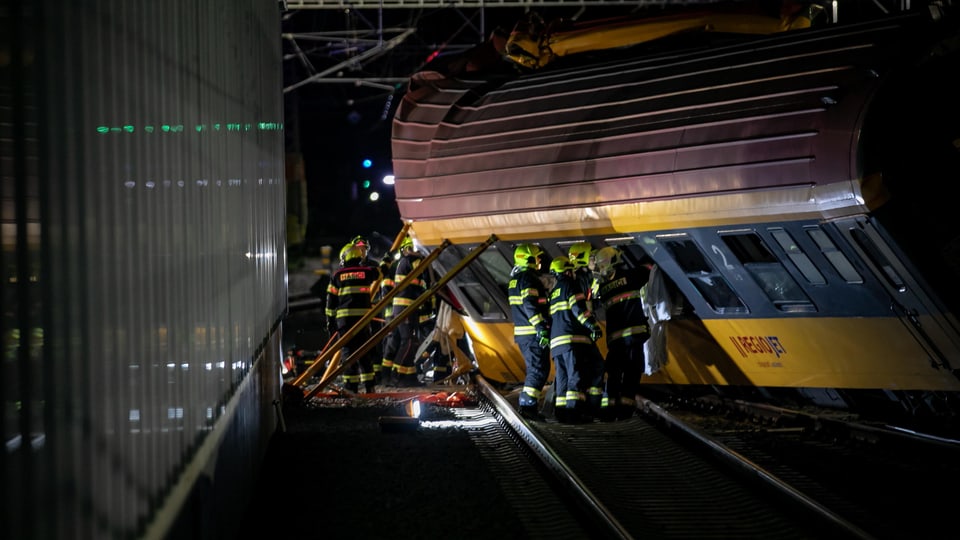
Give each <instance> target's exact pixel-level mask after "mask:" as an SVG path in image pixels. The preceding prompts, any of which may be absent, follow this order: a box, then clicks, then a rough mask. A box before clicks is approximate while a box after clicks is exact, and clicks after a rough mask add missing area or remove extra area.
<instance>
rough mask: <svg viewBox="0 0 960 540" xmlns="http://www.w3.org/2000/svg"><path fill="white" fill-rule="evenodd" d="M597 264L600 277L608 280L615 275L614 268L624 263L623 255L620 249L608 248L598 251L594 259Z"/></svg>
mask: <svg viewBox="0 0 960 540" xmlns="http://www.w3.org/2000/svg"><path fill="white" fill-rule="evenodd" d="M594 261H595V263H596V272H597V274H599V275H600V277H603V278H607V277H610V276H611V275H612V274H613V270H614V268H613V267H614V266H617V265H618V264H621V263H623V254H622V253H621V252H620V250H619V249H617V248H615V247H612V246H607V247H605V248H602V249H600V251H597V255H596V257H595V258H594Z"/></svg>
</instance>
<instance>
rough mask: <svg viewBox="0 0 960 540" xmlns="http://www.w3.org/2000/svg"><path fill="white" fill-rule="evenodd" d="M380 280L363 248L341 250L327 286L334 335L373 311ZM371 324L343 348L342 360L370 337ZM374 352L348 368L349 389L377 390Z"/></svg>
mask: <svg viewBox="0 0 960 540" xmlns="http://www.w3.org/2000/svg"><path fill="white" fill-rule="evenodd" d="M379 280H380V271H379V270H378V269H377V268H375V267H372V266H365V265H363V250H362V249H361V248H360V247H359V246H357V245H355V244H353V243H350V244H347V245H345V246H344V247H343V249H341V250H340V268H339V269H338V270H337V271H336V272H335V273H334V274H333V277H331V278H330V285H329V286H328V287H327V305H326V308H325V313H326V316H327V329H328V330H329V331H330V335H333V334H334V333H339V335H340V336H343V335H344V334H345V333H347V332H348V331H349V330H350V329H351V328H353V326H354V325H355V324H356V323H357V321H359V320H360V319H361V318H363V316H364V315H366V314H367V312H368V311H370V307H371V303H370V292H371V290H372V287H373V284H374V283H376V282H377V281H379ZM370 336H371V332H370V327H369V325H367V326H364V327H363V328H361V329H360V330H359V331H358V332H357V333H356V334H355V335H354V337H353V338H351V339H350V340H349V341H348V342H347V343H346V344H345V345H343V347H342V348H341V349H340V361H341V362H345V361H346V360H347V359H348V358H350V355H351V354H352V353H353V351H356V350H357V349H359V348H360V346H362V345H363V344H364V343H365V342H366V341H367V340H369V339H370ZM371 352H373V351H368V352H367V353H366V354H364V355H363V357H361V358H360V359H359V360H358V361H356V362H354V363H353V364H351V365H350V366H349V367H348V368H347V369H346V370H345V371H344V375H343V379H344V382H345V386H346V388H347V390H350V391H351V392H358V391H359V389H360V384H361V383H362V384H363V385H364V389H365V390H366V391H367V392H368V393H373V392H374V389H375V382H374V372H373V358H374V357H375V356H376V355H375V354H371Z"/></svg>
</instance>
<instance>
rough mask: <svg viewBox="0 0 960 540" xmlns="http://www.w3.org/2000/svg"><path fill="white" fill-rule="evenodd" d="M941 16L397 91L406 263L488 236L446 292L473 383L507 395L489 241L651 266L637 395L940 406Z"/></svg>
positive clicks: (491, 68) (502, 310)
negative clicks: (658, 328) (614, 253)
mask: <svg viewBox="0 0 960 540" xmlns="http://www.w3.org/2000/svg"><path fill="white" fill-rule="evenodd" d="M956 15H957V14H956V13H950V12H944V11H942V10H939V9H932V8H929V7H924V8H922V9H918V10H917V11H912V12H901V13H897V14H894V15H888V16H883V17H882V18H875V19H868V20H860V21H856V22H851V23H845V24H841V23H835V22H826V23H823V24H814V25H812V26H811V27H810V28H806V29H801V30H791V31H786V32H778V33H771V34H767V35H756V34H718V33H712V34H710V33H705V32H684V33H682V34H680V35H676V36H668V37H665V38H661V39H657V40H654V41H650V42H648V43H641V44H637V45H634V46H631V47H627V48H618V49H615V50H606V51H593V52H586V53H581V54H578V55H571V56H569V57H566V58H560V59H554V60H553V61H552V62H551V64H550V65H549V66H548V67H546V68H544V69H541V70H538V71H531V70H521V69H518V68H516V67H515V66H511V65H509V63H508V62H506V61H501V62H494V63H488V64H486V65H483V64H482V63H481V62H480V61H473V60H472V59H469V58H468V59H467V60H465V61H461V62H459V63H458V62H451V63H450V64H449V65H448V68H446V70H444V69H437V70H433V71H424V72H422V73H419V74H417V75H415V76H414V78H413V80H412V82H411V89H410V92H409V93H408V94H407V95H406V97H405V99H404V101H403V103H402V105H401V107H400V108H399V110H398V112H397V114H396V117H395V120H394V130H393V157H394V168H395V174H396V193H397V201H398V205H399V208H400V212H401V215H402V217H403V219H404V220H405V221H407V222H410V223H412V231H413V233H414V234H415V235H416V237H417V239H418V240H419V242H421V243H422V244H423V245H425V246H427V247H430V246H436V245H438V244H440V243H441V242H442V239H449V240H451V241H452V242H453V243H454V244H455V245H454V247H453V248H451V249H448V250H446V251H447V252H446V253H445V254H444V255H443V256H442V257H441V258H440V259H439V261H440V265H441V266H443V267H445V268H450V267H452V266H453V264H454V263H455V262H456V260H457V258H458V256H459V255H460V249H461V247H462V248H464V249H466V248H469V247H470V246H471V245H476V244H477V243H479V242H480V241H482V240H483V239H485V238H487V237H488V235H490V234H491V233H494V234H496V235H497V237H498V238H499V239H500V241H499V242H498V243H497V245H496V246H494V247H492V248H490V250H489V251H488V253H486V254H484V256H483V257H481V258H480V260H479V262H477V263H474V264H473V265H471V267H470V268H468V269H467V271H465V272H463V273H462V274H461V275H460V276H458V277H457V279H455V280H454V281H453V282H452V285H453V289H454V291H453V292H454V294H455V295H456V297H457V298H458V300H460V301H461V302H462V304H463V308H464V313H465V314H466V317H465V322H466V326H467V328H468V331H469V334H470V337H471V339H472V345H473V352H474V354H475V355H476V358H477V361H478V364H479V368H480V371H481V372H482V373H483V374H484V375H485V376H486V377H487V378H489V379H492V380H494V381H503V382H515V381H522V379H523V360H522V358H521V356H520V354H519V351H518V350H516V348H515V347H513V346H512V323H511V321H510V315H509V313H510V311H509V307H508V305H507V299H506V292H505V291H506V281H507V275H508V273H509V270H510V266H511V263H510V261H511V260H512V257H511V253H512V249H513V246H514V245H515V244H516V243H518V242H521V241H525V242H526V241H529V242H535V243H537V244H539V245H540V246H542V247H543V248H544V249H545V250H546V252H547V253H548V254H549V255H550V256H557V255H560V254H561V253H564V254H565V251H566V248H567V246H569V245H570V244H571V243H572V242H575V241H578V240H589V241H590V242H591V243H592V244H593V246H594V249H599V248H600V247H602V246H604V245H619V246H621V247H623V248H624V249H625V251H626V254H627V255H630V256H631V257H632V258H633V259H634V260H636V258H637V257H640V256H643V255H647V256H649V257H652V259H653V260H654V261H655V262H656V263H657V264H658V265H659V266H660V268H661V269H662V270H663V271H664V272H665V273H666V275H667V276H668V277H669V279H670V280H671V281H672V282H673V284H675V286H676V287H677V289H678V290H679V291H680V292H681V293H682V295H683V297H684V299H685V300H684V302H685V304H686V310H685V312H684V313H683V314H682V315H680V316H679V317H676V318H675V319H673V320H671V321H669V322H668V323H667V324H666V334H667V344H668V350H669V356H668V361H667V363H666V365H665V366H663V367H662V368H661V369H660V370H659V371H657V372H656V373H654V374H653V375H650V376H646V377H644V379H643V382H644V383H648V384H658V385H665V384H669V385H674V386H673V388H677V386H676V385H697V386H701V387H713V388H717V387H723V388H731V389H732V388H734V387H742V388H750V389H759V388H763V389H769V390H770V391H782V390H776V389H791V390H790V392H791V393H795V394H799V395H800V396H803V397H806V398H809V399H812V400H814V401H816V402H819V403H821V404H828V405H836V406H846V405H850V402H851V401H852V400H858V399H860V400H865V399H866V397H865V396H868V395H869V396H871V397H874V396H879V397H881V401H883V400H890V401H892V402H896V401H900V403H901V404H903V403H906V402H907V401H906V400H912V399H919V400H920V401H921V402H927V401H929V400H928V398H929V396H930V395H938V396H947V397H951V396H953V395H954V394H953V393H955V392H956V391H957V390H960V379H958V376H957V368H960V330H958V329H960V325H958V321H957V318H956V313H957V307H958V294H957V291H958V290H960V287H958V286H957V285H956V283H958V279H957V278H958V277H960V227H958V226H957V225H956V212H955V211H954V207H955V203H954V201H953V199H952V195H951V193H952V190H951V189H950V186H951V184H952V183H954V182H955V181H956V180H957V178H958V177H960V99H958V96H960V85H958V82H957V78H956V74H957V73H958V72H960V69H958V68H960V53H958V47H960V38H958V33H957V31H956V30H957V25H956V17H955V16H956ZM643 24H644V22H643V21H638V22H637V25H638V26H637V28H638V34H642V28H643ZM488 45H489V44H488ZM478 58H479V55H478ZM458 66H459V67H458ZM464 66H470V68H469V69H464ZM547 263H548V261H544V268H546V264H547ZM947 401H949V400H947ZM937 406H938V407H939V406H940V405H937Z"/></svg>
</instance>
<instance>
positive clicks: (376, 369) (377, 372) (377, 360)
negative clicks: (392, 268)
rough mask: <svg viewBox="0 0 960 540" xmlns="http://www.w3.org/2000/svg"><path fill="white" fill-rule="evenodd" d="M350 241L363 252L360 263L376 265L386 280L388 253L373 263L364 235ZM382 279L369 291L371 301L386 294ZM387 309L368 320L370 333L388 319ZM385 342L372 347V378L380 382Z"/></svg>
mask: <svg viewBox="0 0 960 540" xmlns="http://www.w3.org/2000/svg"><path fill="white" fill-rule="evenodd" d="M350 243H351V244H353V245H355V246H357V247H358V248H360V251H361V252H362V253H363V259H362V261H361V263H360V264H361V266H376V267H377V268H378V269H379V270H380V274H381V275H383V276H384V280H386V276H387V271H388V270H389V263H388V260H389V258H390V254H389V253H387V255H386V256H384V258H383V261H381V262H380V263H375V262H373V260H372V259H370V257H369V254H370V242H369V241H367V239H366V237H364V236H363V235H359V234H358V235H357V236H354V237H353V240H350ZM389 276H390V278H391V281H390V282H391V283H392V282H393V281H392V278H393V274H392V273H391V274H389ZM384 280H381V281H380V283H378V284H377V287H375V289H376V292H372V293H371V302H376V301H378V300H379V299H380V298H383V295H385V294H386V293H385V292H382V288H383V282H384ZM391 288H392V287H391ZM389 310H390V306H387V307H385V308H384V310H383V311H384V313H383V317H379V318H374V319H373V320H372V321H370V333H371V334H376V333H377V332H378V331H379V330H380V328H382V327H383V324H385V322H386V321H387V320H389V319H388V316H389ZM388 337H389V336H388ZM386 343H387V340H384V341H383V342H381V343H378V344H377V346H376V347H374V350H375V353H374V361H373V373H374V380H375V382H377V383H379V382H380V379H381V377H382V375H381V373H382V371H383V367H382V365H381V362H382V360H381V359H382V357H383V354H382V353H383V348H384V347H385V346H386Z"/></svg>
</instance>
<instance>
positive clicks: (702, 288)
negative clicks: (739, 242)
mask: <svg viewBox="0 0 960 540" xmlns="http://www.w3.org/2000/svg"><path fill="white" fill-rule="evenodd" d="M684 236H685V235H679V236H676V237H670V238H669V239H667V238H660V239H659V240H660V242H661V244H662V245H663V247H664V249H666V250H667V252H669V253H670V254H671V255H672V256H673V258H674V259H675V260H676V261H677V264H679V265H680V269H681V270H683V272H684V274H686V275H687V279H689V280H690V283H691V284H692V285H693V286H694V287H695V288H696V289H697V291H699V292H700V295H701V296H703V299H704V300H706V301H707V303H708V304H709V305H710V307H711V308H713V310H714V311H716V312H717V313H746V312H747V306H745V305H744V304H743V302H741V301H740V299H739V298H738V297H737V295H736V294H734V292H733V289H731V288H730V285H729V284H728V283H727V280H726V279H724V277H723V276H721V275H720V273H719V272H717V270H716V269H715V268H714V267H713V265H712V264H710V261H709V260H707V258H706V257H704V255H703V252H701V251H700V248H698V247H697V245H696V244H695V243H694V242H693V240H691V239H689V238H684Z"/></svg>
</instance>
